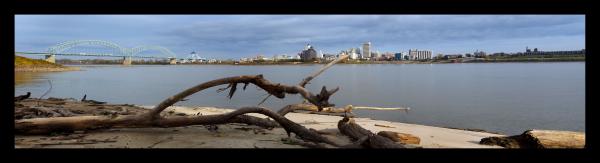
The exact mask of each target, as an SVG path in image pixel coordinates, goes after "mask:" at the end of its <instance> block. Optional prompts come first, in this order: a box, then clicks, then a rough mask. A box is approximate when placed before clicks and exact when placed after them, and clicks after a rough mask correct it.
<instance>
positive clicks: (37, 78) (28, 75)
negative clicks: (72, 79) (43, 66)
mask: <svg viewBox="0 0 600 163" xmlns="http://www.w3.org/2000/svg"><path fill="white" fill-rule="evenodd" d="M48 73H50V72H15V87H17V86H22V85H26V84H35V83H39V82H43V81H44V80H42V79H44V77H45V76H46V75H47V74H48Z"/></svg>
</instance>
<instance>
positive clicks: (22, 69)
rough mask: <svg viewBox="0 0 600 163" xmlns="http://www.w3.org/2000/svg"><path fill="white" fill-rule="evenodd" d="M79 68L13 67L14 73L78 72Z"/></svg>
mask: <svg viewBox="0 0 600 163" xmlns="http://www.w3.org/2000/svg"><path fill="white" fill-rule="evenodd" d="M79 70H81V69H80V68H79V67H69V66H64V67H15V72H61V71H79Z"/></svg>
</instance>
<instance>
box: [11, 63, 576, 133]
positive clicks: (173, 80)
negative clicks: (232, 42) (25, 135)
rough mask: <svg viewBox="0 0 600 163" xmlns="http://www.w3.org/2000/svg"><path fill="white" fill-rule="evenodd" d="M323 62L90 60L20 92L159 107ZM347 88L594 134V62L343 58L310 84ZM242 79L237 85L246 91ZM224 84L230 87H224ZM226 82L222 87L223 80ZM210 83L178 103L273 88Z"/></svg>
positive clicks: (458, 122)
mask: <svg viewBox="0 0 600 163" xmlns="http://www.w3.org/2000/svg"><path fill="white" fill-rule="evenodd" d="M321 66H322V65H270V66H237V65H236V66H232V65H160V66H147V65H134V66H129V67H125V66H116V65H113V66H83V67H82V69H83V71H72V72H52V73H17V74H16V76H15V79H16V80H15V95H21V94H24V93H25V92H28V91H29V92H32V97H39V96H41V95H42V94H43V93H44V92H45V91H46V90H48V88H49V83H48V79H49V80H51V83H52V90H51V92H50V93H48V95H46V96H45V98H47V97H63V98H67V97H71V98H76V99H80V98H81V97H82V96H83V95H84V94H87V96H88V99H94V100H98V101H107V102H110V103H129V104H138V105H156V104H158V103H159V102H160V101H162V100H163V99H165V98H167V97H169V96H171V95H173V94H175V93H178V92H179V91H181V90H184V89H187V88H188V87H192V86H194V85H196V84H199V83H202V82H205V81H209V80H213V79H216V78H222V77H229V76H236V75H255V74H263V75H264V76H265V78H267V79H269V80H271V81H273V82H281V83H285V84H297V83H298V82H299V81H300V80H302V78H304V77H305V76H307V75H308V74H310V73H312V72H313V71H315V70H317V69H318V68H319V67H321ZM323 85H325V86H327V87H328V88H329V89H331V88H335V87H336V86H339V87H340V90H339V91H338V92H337V93H336V94H335V95H334V96H332V98H331V99H330V102H332V103H334V104H336V105H337V106H345V105H348V104H352V105H355V106H377V107H398V106H404V107H410V108H411V110H410V111H409V112H408V113H406V112H402V111H366V110H356V111H355V112H356V113H357V114H358V116H360V117H370V118H372V119H381V120H389V121H397V122H405V123H416V124H424V125H433V126H442V127H457V128H476V129H484V130H488V131H495V132H500V133H504V134H520V133H522V132H523V131H525V130H527V129H557V130H572V131H585V63H584V62H561V63H470V64H388V65H383V64H380V65H343V64H340V65H335V66H333V67H332V68H330V69H329V70H327V71H325V72H324V73H323V74H321V75H320V76H318V77H317V78H316V79H314V80H313V81H312V83H311V84H309V85H308V86H307V88H308V89H309V90H311V91H312V92H318V91H319V90H320V88H321V86H323ZM241 86H242V85H239V86H238V88H241ZM222 87H225V85H224V86H222ZM219 88H221V87H219ZM216 90H217V88H212V89H208V90H205V91H203V92H200V93H197V94H194V95H192V96H190V97H189V100H187V101H182V102H179V103H177V105H184V106H217V107H227V108H238V107H241V106H252V105H256V104H258V103H259V102H260V101H261V100H262V99H263V98H264V97H265V96H266V92H264V91H262V90H259V89H258V88H257V87H256V86H254V85H250V86H248V89H246V91H241V89H238V92H236V94H235V95H234V97H233V99H231V100H229V99H228V98H227V97H226V96H227V91H225V92H221V93H217V92H216ZM299 102H301V97H300V96H299V95H288V96H287V98H286V99H283V100H282V99H277V98H274V97H271V98H269V100H267V102H265V104H263V105H264V106H266V107H270V108H272V109H273V110H278V109H279V108H281V107H283V106H285V105H287V104H292V103H299Z"/></svg>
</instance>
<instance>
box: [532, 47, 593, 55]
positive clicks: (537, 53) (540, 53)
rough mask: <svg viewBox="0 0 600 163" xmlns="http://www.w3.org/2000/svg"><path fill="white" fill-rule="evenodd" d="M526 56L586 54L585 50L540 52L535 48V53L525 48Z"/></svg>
mask: <svg viewBox="0 0 600 163" xmlns="http://www.w3.org/2000/svg"><path fill="white" fill-rule="evenodd" d="M523 54H524V55H582V54H585V49H581V50H570V51H538V49H537V48H534V49H533V51H532V50H531V49H529V47H526V48H525V53H523Z"/></svg>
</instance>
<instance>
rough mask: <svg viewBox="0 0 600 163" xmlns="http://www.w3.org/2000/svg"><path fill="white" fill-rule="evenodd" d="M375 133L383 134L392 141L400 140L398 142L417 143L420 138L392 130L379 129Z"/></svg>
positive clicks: (419, 141)
mask: <svg viewBox="0 0 600 163" xmlns="http://www.w3.org/2000/svg"><path fill="white" fill-rule="evenodd" d="M377 135H379V136H383V137H386V138H388V139H390V140H392V141H395V142H400V143H404V144H419V143H421V139H420V138H419V137H417V136H414V135H411V134H406V133H399V132H393V131H380V132H378V133H377Z"/></svg>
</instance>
